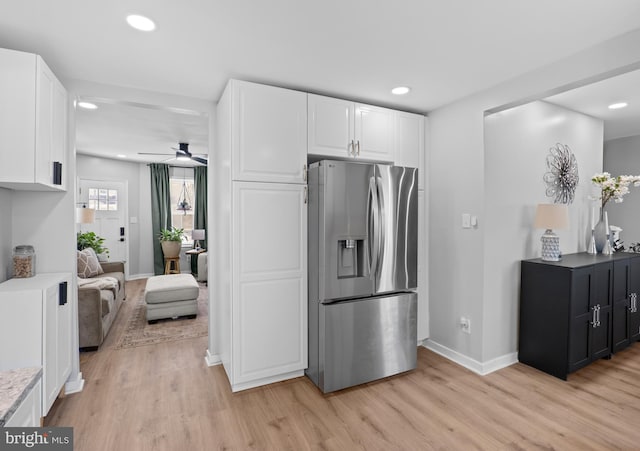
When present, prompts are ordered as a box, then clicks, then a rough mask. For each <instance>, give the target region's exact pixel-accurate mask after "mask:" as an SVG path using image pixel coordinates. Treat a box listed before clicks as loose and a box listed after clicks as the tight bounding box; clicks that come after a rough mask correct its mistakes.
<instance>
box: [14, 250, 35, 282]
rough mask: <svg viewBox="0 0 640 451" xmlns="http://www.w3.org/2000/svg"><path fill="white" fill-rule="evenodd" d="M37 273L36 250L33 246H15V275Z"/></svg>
mask: <svg viewBox="0 0 640 451" xmlns="http://www.w3.org/2000/svg"><path fill="white" fill-rule="evenodd" d="M35 275H36V252H35V250H34V249H33V246H31V245H29V244H21V245H18V246H16V247H14V248H13V277H16V278H25V277H33V276H35Z"/></svg>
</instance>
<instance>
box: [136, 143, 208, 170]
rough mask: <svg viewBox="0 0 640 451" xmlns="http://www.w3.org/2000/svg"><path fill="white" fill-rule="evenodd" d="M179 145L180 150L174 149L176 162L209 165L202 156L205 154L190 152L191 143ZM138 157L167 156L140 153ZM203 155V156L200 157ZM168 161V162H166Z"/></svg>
mask: <svg viewBox="0 0 640 451" xmlns="http://www.w3.org/2000/svg"><path fill="white" fill-rule="evenodd" d="M178 144H179V148H178V149H176V148H175V147H172V149H173V150H175V151H176V156H175V159H176V160H182V161H185V160H192V161H195V162H196V163H200V164H204V165H206V164H207V163H208V160H207V159H206V158H202V157H201V156H202V155H203V154H196V155H194V154H192V153H191V152H189V143H178ZM138 155H167V154H166V153H153V152H138ZM198 155H201V156H198ZM173 159H174V158H169V160H173ZM165 161H168V160H165Z"/></svg>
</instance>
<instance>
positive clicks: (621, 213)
mask: <svg viewBox="0 0 640 451" xmlns="http://www.w3.org/2000/svg"><path fill="white" fill-rule="evenodd" d="M604 170H605V171H607V172H609V173H610V174H611V175H614V176H616V175H640V136H629V137H626V138H619V139H613V140H610V141H607V142H605V143H604ZM629 189H630V191H631V192H630V193H629V194H627V195H626V196H624V201H623V202H622V203H621V204H616V203H614V202H608V203H607V206H606V208H605V209H606V211H607V212H608V215H609V223H610V224H613V225H617V226H618V227H621V228H622V232H621V233H620V237H621V239H622V241H623V242H624V245H625V246H626V247H628V246H629V245H630V244H631V243H638V242H640V188H634V187H630V188H629Z"/></svg>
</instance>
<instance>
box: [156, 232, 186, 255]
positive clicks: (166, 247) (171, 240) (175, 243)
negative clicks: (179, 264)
mask: <svg viewBox="0 0 640 451" xmlns="http://www.w3.org/2000/svg"><path fill="white" fill-rule="evenodd" d="M159 239H160V245H161V246H162V253H163V254H164V256H165V258H176V257H178V256H179V255H180V248H181V247H182V240H183V239H184V229H179V228H177V227H171V229H162V230H160V236H159Z"/></svg>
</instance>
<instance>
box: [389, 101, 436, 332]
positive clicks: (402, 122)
mask: <svg viewBox="0 0 640 451" xmlns="http://www.w3.org/2000/svg"><path fill="white" fill-rule="evenodd" d="M395 120H396V127H395V128H396V135H395V136H396V138H395V156H396V159H395V164H396V165H398V166H409V167H413V168H418V243H416V245H417V246H418V324H417V325H418V336H417V339H418V342H419V343H420V342H422V341H424V340H426V339H427V338H429V288H428V268H427V262H428V261H429V259H428V255H427V254H428V245H427V236H428V235H427V211H428V209H427V204H426V202H427V197H428V196H426V195H425V192H424V187H425V179H426V175H425V172H426V169H427V167H426V150H425V141H426V136H427V135H426V133H427V130H428V124H429V122H428V118H426V117H425V116H422V115H420V114H413V113H405V112H402V111H398V112H396V116H395Z"/></svg>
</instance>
